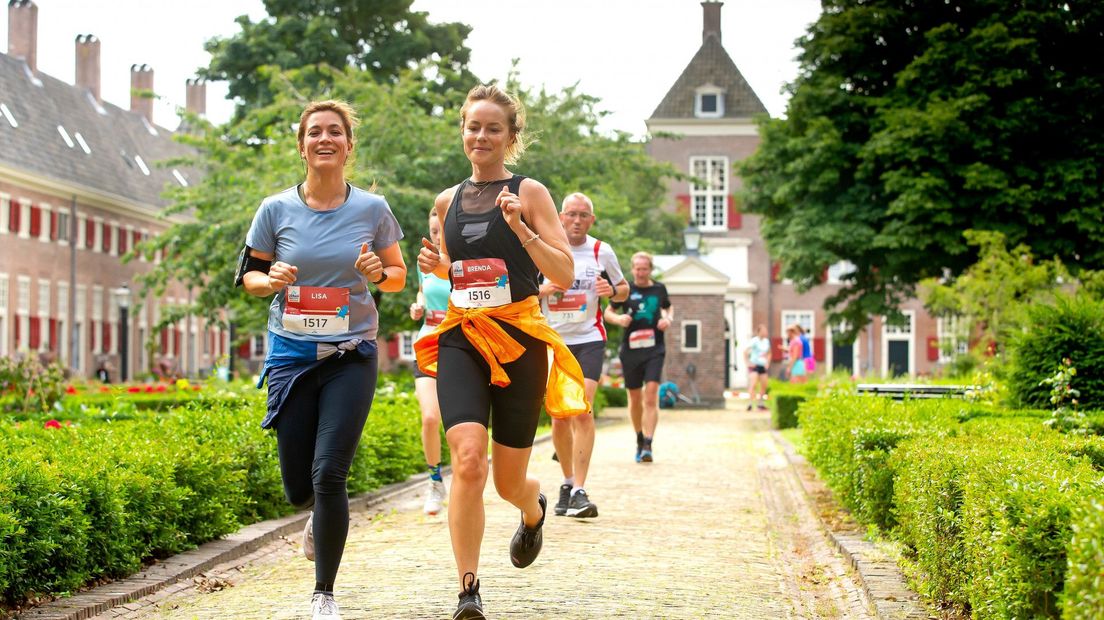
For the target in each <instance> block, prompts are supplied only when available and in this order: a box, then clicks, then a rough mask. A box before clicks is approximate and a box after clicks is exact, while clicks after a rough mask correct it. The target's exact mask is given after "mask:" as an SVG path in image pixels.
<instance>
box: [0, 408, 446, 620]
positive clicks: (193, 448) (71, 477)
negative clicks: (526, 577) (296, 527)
mask: <svg viewBox="0 0 1104 620" xmlns="http://www.w3.org/2000/svg"><path fill="white" fill-rule="evenodd" d="M263 409H264V404H263V401H262V399H260V398H257V399H253V400H252V401H251V402H250V404H249V406H245V407H243V406H237V405H229V404H209V403H198V402H197V403H193V404H191V405H188V406H185V407H181V408H178V409H174V410H172V411H170V412H165V413H160V414H157V415H151V414H143V415H141V416H138V417H135V418H133V419H130V420H122V421H119V420H110V421H93V420H78V421H77V423H76V424H73V425H67V424H65V423H62V424H61V425H60V428H46V427H45V425H44V424H43V423H42V422H41V421H40V420H32V421H27V420H24V421H21V422H11V421H9V422H3V423H0V599H2V600H3V601H5V602H7V603H17V602H19V601H21V600H24V599H25V598H27V597H29V596H33V595H35V594H42V593H57V592H64V591H70V590H73V589H76V588H78V587H80V586H82V585H83V584H85V583H88V582H89V581H90V580H93V579H97V578H100V577H105V576H106V577H122V576H125V575H128V574H130V573H132V572H134V571H136V570H137V569H138V568H139V567H140V566H141V563H142V562H143V561H146V560H149V559H151V558H158V557H165V556H168V555H171V554H174V553H178V552H180V551H183V550H185V549H188V548H191V547H194V546H195V545H198V544H200V543H202V542H205V541H208V540H211V539H214V538H217V537H219V536H222V535H225V534H227V533H230V532H233V531H235V530H236V529H238V528H239V527H241V526H242V525H243V524H246V523H250V522H254V521H257V520H260V519H266V518H271V517H276V516H280V515H284V514H288V513H290V512H291V511H292V507H291V506H289V505H288V504H287V502H286V501H285V499H284V495H283V485H282V483H281V479H280V471H279V463H278V460H277V455H276V441H275V437H274V436H272V435H271V433H269V432H267V431H264V430H262V429H261V428H260V420H261V418H262V417H263ZM420 421H421V418H420V416H419V415H418V404H417V401H416V400H415V399H414V397H413V396H410V395H392V396H386V395H383V396H377V398H376V400H375V403H374V404H373V406H372V412H371V415H370V416H369V417H368V423H367V425H366V427H365V431H364V438H363V440H362V441H361V444H360V448H359V450H358V451H357V455H356V459H355V460H354V462H353V466H352V470H351V473H350V478H349V491H350V492H352V493H360V492H364V491H368V490H371V489H373V488H376V487H378V486H380V485H382V484H385V483H389V482H394V481H399V480H403V479H405V478H406V477H408V476H409V475H410V474H413V473H416V472H418V471H420V470H421V469H422V468H423V467H424V464H423V460H424V458H423V456H422V450H421V445H420V440H419V437H420V434H419V425H420ZM51 426H52V425H51Z"/></svg>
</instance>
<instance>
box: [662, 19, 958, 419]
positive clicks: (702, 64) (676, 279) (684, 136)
mask: <svg viewBox="0 0 1104 620" xmlns="http://www.w3.org/2000/svg"><path fill="white" fill-rule="evenodd" d="M722 6H723V2H713V1H706V2H702V9H703V28H702V44H701V47H700V48H699V49H698V51H697V53H696V54H695V55H694V57H693V58H692V59H691V60H690V62H689V64H687V66H686V68H685V69H684V70H683V72H682V74H681V75H680V76H678V78H677V79H676V80H675V82H674V84H673V85H672V86H671V88H670V90H669V91H668V92H667V94H666V96H664V98H663V100H662V101H660V103H659V105H658V106H657V107H656V109H655V112H653V113H652V116H651V118H649V119H648V120H647V126H648V130H649V133H650V134H651V135H652V136H653V137H652V138H651V140H650V141H649V143H648V152H649V154H650V155H651V156H652V157H654V158H656V159H658V160H661V161H666V162H670V163H671V164H672V165H674V166H675V167H676V168H678V169H679V170H680V171H682V172H684V173H686V174H688V175H692V177H693V179H692V180H683V181H673V182H671V184H670V187H669V189H668V200H667V204H668V206H669V208H670V209H671V210H674V211H679V212H683V213H686V214H687V217H688V219H689V220H690V221H691V222H692V223H693V224H694V225H695V226H696V227H697V228H698V229H699V230H700V231H701V233H702V237H703V238H702V247H701V255H700V256H696V257H689V256H682V255H668V256H657V257H656V268H657V271H658V272H659V273H660V276H659V277H660V279H661V280H662V281H663V282H664V283H666V284H667V286H668V289H669V291H670V292H671V295H672V303H673V304H674V306H675V326H674V328H673V332H674V333H672V334H670V335H669V336H668V339H669V340H668V342H669V343H670V344H669V345H668V347H667V363H666V367H665V369H664V370H665V376H666V377H668V378H670V379H671V380H673V381H675V382H676V383H678V384H679V386H680V388H683V391H685V387H684V386H685V385H686V384H687V383H688V382H689V377H688V376H687V367H688V366H689V365H690V364H693V365H694V367H695V369H696V370H697V377H696V379H695V381H694V383H695V386H696V387H697V389H698V391H699V392H700V393H701V396H702V398H703V399H706V400H717V399H719V398H720V397H721V395H722V393H723V391H724V390H725V389H727V388H733V389H739V388H743V387H746V385H747V368H746V365H745V364H744V359H743V351H744V349H745V348H746V343H747V341H748V339H749V338H750V337H751V335H752V334H753V331H754V328H755V326H756V325H759V324H765V325H767V326H768V331H769V332H770V335H771V338H772V341H773V344H774V345H775V352H776V354H775V359H776V363H775V364H774V365H773V366H772V374H777V372H778V370H779V368H780V367H781V364H780V363H777V362H780V361H781V355H782V353H781V348H780V347H779V345H781V344H782V340H783V337H784V334H785V326H786V325H789V324H793V323H800V324H801V325H802V326H803V327H804V328H805V329H806V331H807V332H808V333H809V334H810V337H811V339H812V341H813V345H814V347H813V348H814V353H815V357H816V359H817V362H818V367H817V373H823V372H825V371H826V370H827V369H832V368H835V369H842V370H845V371H847V372H850V373H852V374H855V375H866V374H873V375H886V374H910V375H912V374H927V373H931V372H933V371H935V370H936V369H937V367H938V365H939V364H940V363H941V362H944V361H946V360H943V359H941V356H942V355H943V353H942V352H941V351H942V350H943V348H941V346H940V345H941V344H943V345H944V347H945V348H951V349H953V348H962V347H964V346H965V339H963V338H961V337H960V335H958V334H956V333H955V328H954V326H953V325H951V324H948V325H943V321H942V320H936V319H935V318H934V317H932V316H930V315H928V314H927V313H926V312H925V311H924V309H923V306H922V304H921V303H920V302H919V301H918V300H910V301H909V302H908V303H907V304H905V305H904V307H903V308H902V310H903V311H904V312H905V314H906V316H907V317H908V318H909V321H910V323H909V325H908V326H906V327H902V328H897V327H892V326H888V325H886V323H885V321H883V320H882V318H881V317H873V320H872V323H871V324H870V326H869V327H868V328H867V329H865V330H864V331H863V332H862V334H861V335H860V337H859V338H858V339H857V340H856V341H855V342H853V343H844V342H841V341H840V338H839V336H838V332H839V331H840V330H839V329H838V327H834V326H831V325H828V322H827V314H826V312H825V311H824V309H823V307H824V300H825V299H826V298H827V297H829V296H830V295H831V294H832V293H834V292H835V291H836V290H838V288H839V286H840V284H839V282H840V280H839V278H840V276H842V275H844V274H845V273H846V272H847V269H848V265H846V264H837V265H831V266H826V269H825V283H824V284H823V285H821V286H818V287H816V288H814V289H812V290H810V291H808V292H805V293H801V294H799V293H798V292H797V291H796V289H795V287H794V285H793V284H792V283H790V282H789V281H787V280H783V279H780V278H779V273H780V265H779V264H778V263H777V262H774V261H772V260H771V257H770V254H769V252H768V250H767V247H766V244H765V242H764V240H763V238H762V236H761V234H760V217H759V216H758V215H753V214H745V213H741V210H740V205H739V200H738V192H739V189H740V179H739V177H738V176H736V174H735V165H736V164H737V163H738V162H740V161H741V160H743V159H745V158H747V157H748V156H749V155H751V154H752V153H754V152H755V149H756V148H757V147H758V145H759V135H758V128H757V126H756V124H755V121H754V117H756V116H758V115H762V114H766V113H767V110H766V108H765V107H764V106H763V103H762V101H761V100H760V99H759V97H758V96H757V95H756V94H755V92H754V90H753V89H752V88H751V86H750V85H749V84H748V83H747V80H745V79H744V77H743V75H742V74H741V73H740V70H739V69H738V68H737V67H736V65H735V63H733V61H732V59H731V57H729V55H728V53H727V52H726V51H725V49H724V46H723V45H722V39H721V7H722ZM676 291H680V293H676ZM703 292H705V294H704V295H703ZM948 342H950V344H949V346H948ZM718 349H719V350H718Z"/></svg>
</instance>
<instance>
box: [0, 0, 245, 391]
mask: <svg viewBox="0 0 1104 620" xmlns="http://www.w3.org/2000/svg"><path fill="white" fill-rule="evenodd" d="M37 22H38V8H37V7H36V6H35V4H34V3H33V2H32V1H30V0H10V1H9V3H8V48H7V54H0V355H4V356H8V355H30V354H38V355H40V356H43V357H46V358H54V359H59V360H61V361H63V362H64V363H65V365H66V366H68V367H70V368H71V369H72V370H73V372H74V373H75V374H77V375H80V376H91V375H92V374H93V373H94V372H95V371H96V369H97V368H98V367H99V366H100V365H101V364H103V365H107V366H108V367H110V368H111V369H112V371H113V376H114V377H117V376H118V374H117V373H118V371H119V370H120V368H121V365H122V359H121V352H122V351H121V346H120V340H121V338H120V335H121V334H120V331H119V330H120V324H121V320H120V319H121V314H122V311H121V309H120V301H121V299H120V296H119V295H118V293H119V292H122V287H123V286H124V285H127V286H129V288H130V289H131V290H133V289H136V288H137V286H135V285H134V284H133V282H134V278H135V276H136V275H137V274H139V273H142V272H145V271H147V270H149V269H150V267H151V265H150V264H149V263H147V262H146V261H145V260H134V261H131V262H129V263H126V264H123V262H122V260H121V257H122V256H123V255H125V254H126V253H127V252H128V251H129V250H130V249H132V248H133V247H134V245H135V244H137V243H139V242H141V241H142V240H144V239H147V238H149V237H150V235H156V234H158V233H159V232H160V231H162V230H164V228H165V226H166V221H165V220H164V219H162V218H161V211H162V209H163V208H164V207H165V206H166V202H165V200H164V199H163V198H162V197H161V194H162V192H163V190H164V189H165V188H166V186H169V185H187V183H188V181H189V178H190V177H191V178H192V180H195V172H194V171H190V170H186V169H182V168H171V167H170V168H165V167H161V166H158V165H156V164H157V162H159V161H161V160H165V159H168V158H171V157H176V156H180V155H184V154H187V153H188V152H189V151H188V150H187V148H186V147H184V146H182V145H180V144H178V143H176V142H174V141H173V140H172V134H173V132H171V131H170V130H168V129H165V128H164V127H161V126H159V125H157V124H155V123H154V119H153V100H152V99H151V98H150V97H149V93H150V91H152V90H153V87H154V84H153V70H152V69H151V68H149V67H147V66H145V65H135V66H132V67H131V68H130V71H131V86H132V95H131V102H130V109H129V110H124V109H121V108H119V107H117V106H115V105H113V104H112V103H110V102H107V101H104V100H103V99H102V98H101V96H100V42H99V40H97V39H96V38H95V37H94V36H91V35H77V36H76V39H75V50H74V51H75V62H76V84H67V83H65V82H62V81H60V80H58V79H56V78H53V77H51V76H49V75H45V74H43V73H41V72H40V71H39V70H38V67H37V64H36V57H37V38H38V32H37V31H38V23H37ZM186 90H187V93H186V98H187V101H188V107H189V109H190V110H191V111H193V112H196V113H199V114H202V113H203V112H204V105H205V103H204V102H205V85H204V84H203V83H202V82H198V81H191V80H189V82H188V84H187V85H186ZM188 297H189V293H188V291H187V290H185V289H183V288H182V287H180V286H175V287H170V288H169V290H167V291H166V293H165V295H164V296H163V297H162V298H160V299H145V300H137V299H134V300H133V301H132V304H134V305H133V306H132V307H131V308H130V310H128V311H127V312H128V313H129V315H130V320H129V321H128V323H129V326H128V327H129V328H128V333H127V336H128V338H127V339H128V342H129V346H128V347H127V351H128V354H129V355H128V359H127V365H128V368H129V369H130V375H131V376H132V377H133V376H137V375H139V374H141V373H143V372H145V371H147V370H149V369H151V368H152V367H153V366H154V365H155V364H157V363H158V362H161V361H163V360H170V361H171V363H172V364H173V365H174V366H175V367H176V369H177V370H180V371H183V372H185V373H186V374H190V375H195V374H198V373H200V372H201V371H203V370H204V369H207V368H210V367H212V366H213V365H214V364H215V363H216V361H217V360H218V359H219V357H220V356H222V355H224V354H225V353H226V352H227V346H228V342H229V341H228V339H227V334H225V333H223V332H222V331H220V330H219V329H218V328H217V327H214V326H206V325H203V324H201V322H200V321H199V320H198V319H190V320H185V321H182V322H181V323H180V324H178V325H175V326H173V327H172V328H170V329H164V330H161V332H160V333H152V331H151V330H153V329H154V326H155V325H156V324H157V322H158V320H159V312H160V309H161V308H162V307H163V306H164V304H172V303H187V302H188V301H189V300H188ZM139 302H141V304H140V306H141V307H140V308H139V307H138V304H139ZM142 343H147V344H148V346H142Z"/></svg>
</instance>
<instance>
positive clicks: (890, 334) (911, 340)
mask: <svg viewBox="0 0 1104 620" xmlns="http://www.w3.org/2000/svg"><path fill="white" fill-rule="evenodd" d="M901 314H904V315H905V316H906V317H908V332H905V331H902V328H900V327H893V326H890V325H889V323H888V322H887V321H886V317H884V316H883V317H882V364H881V366H882V376H883V377H886V376H888V375H889V341H890V340H893V341H898V342H899V341H908V359H909V362H908V373H907V374H908V375H909V376H912V375H915V374H916V311H915V310H902V311H901Z"/></svg>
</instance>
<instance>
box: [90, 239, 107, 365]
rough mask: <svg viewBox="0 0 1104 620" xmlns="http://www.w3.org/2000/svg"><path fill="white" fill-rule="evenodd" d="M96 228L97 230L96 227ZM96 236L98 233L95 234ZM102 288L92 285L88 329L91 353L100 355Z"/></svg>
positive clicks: (101, 344) (102, 307) (101, 350)
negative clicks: (90, 333) (90, 337)
mask: <svg viewBox="0 0 1104 620" xmlns="http://www.w3.org/2000/svg"><path fill="white" fill-rule="evenodd" d="M97 230H99V229H98V228H97ZM97 236H98V235H97ZM103 293H104V289H103V287H102V286H98V285H95V284H93V285H92V323H91V327H90V329H91V330H92V351H91V353H92V355H101V354H103V353H106V351H104V342H103V326H102V325H99V324H98V323H102V322H103V320H104V313H103V309H104V297H103Z"/></svg>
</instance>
